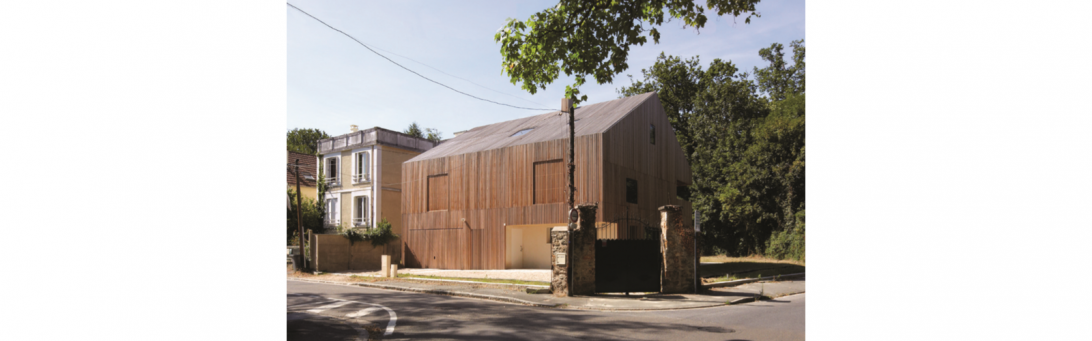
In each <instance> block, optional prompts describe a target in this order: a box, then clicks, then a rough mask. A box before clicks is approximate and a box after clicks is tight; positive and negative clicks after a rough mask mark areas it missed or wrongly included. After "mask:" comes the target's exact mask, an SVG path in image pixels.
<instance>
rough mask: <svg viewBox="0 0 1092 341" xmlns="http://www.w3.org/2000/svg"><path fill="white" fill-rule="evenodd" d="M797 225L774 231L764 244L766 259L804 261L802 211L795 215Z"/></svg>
mask: <svg viewBox="0 0 1092 341" xmlns="http://www.w3.org/2000/svg"><path fill="white" fill-rule="evenodd" d="M795 218H796V221H797V225H796V226H795V227H793V228H791V229H785V230H781V231H776V232H774V233H773V235H772V236H770V240H769V242H767V243H766V257H770V258H776V259H792V260H798V261H801V262H803V261H804V244H805V243H804V211H800V212H797V213H796V217H795Z"/></svg>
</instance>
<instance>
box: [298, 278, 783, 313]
mask: <svg viewBox="0 0 1092 341" xmlns="http://www.w3.org/2000/svg"><path fill="white" fill-rule="evenodd" d="M358 275H359V274H358ZM333 276H335V277H325V279H319V278H298V277H290V278H289V280H298V281H306V282H319V283H333V284H344V285H356V286H362V287H371V288H379V289H387V290H400V291H409V292H420V293H429V294H439V295H450V296H460V297H470V298H479V299H488V300H494V301H501V302H510V303H517V304H523V305H530V306H536V307H547V308H563V309H584V310H605V311H624V310H631V311H632V310H637V311H639V310H671V309H692V308H705V307H715V306H722V305H725V304H741V303H747V302H752V301H754V300H755V299H756V297H758V296H759V294H760V293H761V294H762V295H763V296H765V297H766V298H764V299H771V298H773V299H775V300H776V298H777V297H781V296H787V295H792V294H798V293H803V292H804V278H803V277H799V278H796V279H794V280H783V281H778V282H772V281H764V282H755V283H747V284H742V285H739V286H734V287H723V288H711V289H706V290H705V291H704V292H703V293H702V294H648V295H644V294H630V295H629V296H626V295H624V294H598V295H593V296H574V297H554V296H553V295H551V294H549V293H544V294H529V293H527V292H526V291H527V288H532V289H542V287H540V286H531V285H512V284H494V283H468V282H457V281H437V280H420V279H405V278H398V279H393V278H378V277H377V278H374V279H370V280H368V281H357V282H346V281H344V280H341V279H348V278H349V277H348V276H347V275H343V276H337V275H333ZM328 279H337V280H328ZM547 289H548V288H547ZM546 292H548V291H546Z"/></svg>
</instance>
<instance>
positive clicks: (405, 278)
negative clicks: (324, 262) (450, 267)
mask: <svg viewBox="0 0 1092 341" xmlns="http://www.w3.org/2000/svg"><path fill="white" fill-rule="evenodd" d="M333 275H337V276H346V277H351V276H358V277H370V278H395V279H401V280H409V281H434V282H450V283H465V284H482V285H505V286H512V287H525V288H534V289H546V290H549V289H550V286H549V285H534V284H512V283H490V282H475V281H460V280H454V279H437V278H416V277H381V276H364V275H342V274H333Z"/></svg>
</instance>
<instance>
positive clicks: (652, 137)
mask: <svg viewBox="0 0 1092 341" xmlns="http://www.w3.org/2000/svg"><path fill="white" fill-rule="evenodd" d="M648 142H649V143H652V144H656V126H654V125H651V124H649V125H648Z"/></svg>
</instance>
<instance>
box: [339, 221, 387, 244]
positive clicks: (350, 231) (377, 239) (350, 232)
mask: <svg viewBox="0 0 1092 341" xmlns="http://www.w3.org/2000/svg"><path fill="white" fill-rule="evenodd" d="M338 234H340V235H341V236H342V237H345V238H346V239H348V240H349V245H353V244H354V243H356V242H362V241H368V242H370V243H372V246H374V247H380V246H383V245H387V244H389V243H390V242H391V241H394V240H395V239H398V237H399V236H398V235H397V234H394V232H393V231H391V223H390V222H387V218H383V220H382V221H380V222H379V224H377V225H376V226H375V228H370V227H365V228H361V229H355V228H344V227H339V228H338Z"/></svg>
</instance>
